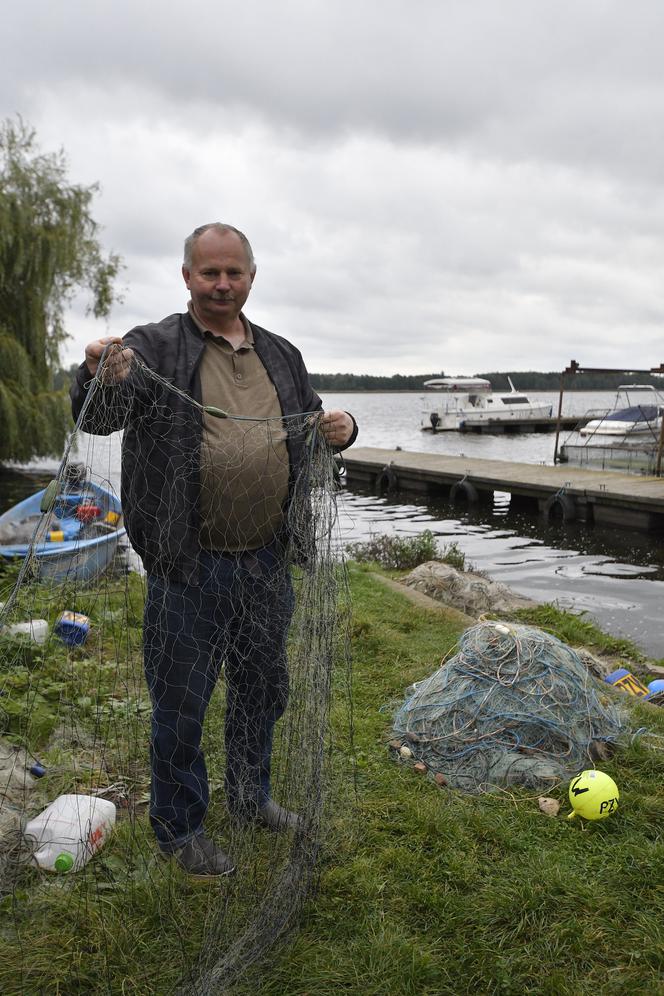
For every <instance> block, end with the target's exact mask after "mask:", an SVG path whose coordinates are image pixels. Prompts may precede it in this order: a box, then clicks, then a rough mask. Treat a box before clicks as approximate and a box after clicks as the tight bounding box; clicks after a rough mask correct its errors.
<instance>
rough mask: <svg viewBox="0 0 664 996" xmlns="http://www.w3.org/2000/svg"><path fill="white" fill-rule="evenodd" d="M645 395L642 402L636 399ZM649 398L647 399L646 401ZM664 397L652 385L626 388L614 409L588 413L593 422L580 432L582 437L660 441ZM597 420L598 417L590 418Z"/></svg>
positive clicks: (618, 395) (623, 386) (617, 399)
mask: <svg viewBox="0 0 664 996" xmlns="http://www.w3.org/2000/svg"><path fill="white" fill-rule="evenodd" d="M639 392H640V393H641V395H642V398H641V400H640V401H639V399H638V398H636V397H635V395H636V394H637V393H639ZM643 395H645V397H643ZM662 415H664V397H662V395H661V394H660V392H659V391H658V390H657V388H656V387H654V386H653V385H652V384H622V385H621V386H620V387H619V388H618V391H617V393H616V397H615V401H614V404H613V408H611V409H608V410H607V411H602V412H588V415H587V416H586V417H587V418H589V421H588V422H586V424H585V425H584V426H583V428H581V429H580V430H579V435H581V436H618V437H620V438H621V439H622V440H628V439H631V438H633V437H637V436H638V437H641V438H643V437H645V438H648V439H652V440H656V439H658V438H659V433H660V430H661V427H662ZM590 416H594V417H590Z"/></svg>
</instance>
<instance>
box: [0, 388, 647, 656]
mask: <svg viewBox="0 0 664 996" xmlns="http://www.w3.org/2000/svg"><path fill="white" fill-rule="evenodd" d="M536 396H537V397H538V398H545V399H547V400H550V401H551V404H552V405H553V407H554V412H555V411H556V410H557V404H558V396H557V394H553V393H546V392H538V393H537V394H536ZM613 398H614V394H613V392H606V393H604V392H601V393H600V392H597V393H583V394H582V393H569V394H566V395H565V402H564V408H563V411H564V413H565V414H570V415H576V414H578V415H582V414H584V413H585V412H586V411H588V410H589V409H598V408H608V407H610V406H611V404H612V401H613ZM435 401H436V396H435V395H432V394H427V395H426V396H425V395H424V394H423V393H415V392H413V393H404V394H394V393H389V394H388V393H385V394H379V393H375V394H374V393H366V394H363V393H352V394H351V393H348V394H341V393H337V394H332V393H324V394H323V402H324V404H325V407H326V408H328V409H331V408H342V409H345V410H347V411H351V412H353V414H354V415H355V417H356V418H357V421H358V423H359V425H360V436H359V439H358V445H362V446H380V447H386V448H390V449H392V448H395V447H396V446H400V447H401V448H402V449H404V450H413V451H426V452H434V453H441V454H444V453H448V454H454V455H459V454H464V455H466V456H469V457H478V458H481V457H485V458H487V459H497V460H514V461H521V462H524V463H547V464H551V463H552V462H553V447H554V434H553V433H551V434H547V433H545V434H539V433H533V434H523V435H488V434H487V435H474V434H472V435H471V434H468V435H465V434H463V435H462V434H459V433H450V432H446V433H436V434H435V435H433V434H432V433H430V432H422V431H421V429H420V423H421V419H422V413H423V412H428V411H430V410H431V409H432V407H433V406H434V405H435ZM432 402H433V404H432ZM566 435H567V434H566V433H563V434H562V436H561V442H564V441H565V438H566ZM95 453H96V455H97V460H98V463H97V461H96V464H97V467H98V470H99V472H100V473H101V475H102V476H103V477H104V478H106V479H108V480H110V481H111V482H112V483H113V484H114V485H115V486H116V487H117V486H118V484H119V446H118V440H117V439H114V438H111V439H110V440H97V441H96V442H95ZM55 465H56V464H55V461H39V463H38V464H35V465H34V466H33V467H32V468H31V469H32V472H33V474H34V475H36V476H32V475H31V477H30V478H26V476H25V475H24V474H23V473H17V472H11V471H6V470H5V471H2V472H0V510H2V509H4V508H7V507H9V506H10V505H11V504H13V503H14V502H15V501H17V500H18V499H19V498H22V497H25V495H26V494H29V493H31V491H33V490H35V487H36V485H37V484H39V483H45V482H46V481H47V480H48V479H49V476H50V473H49V472H50V471H51V470H52V469H53V468H54V467H55ZM340 507H341V513H340V527H341V532H342V536H343V539H344V541H345V542H354V541H357V540H361V539H365V538H367V537H368V536H370V535H371V534H378V533H383V532H389V533H393V532H397V533H400V534H402V535H406V536H408V535H414V534H416V533H417V532H421V531H422V530H424V529H430V530H432V531H433V532H434V533H435V534H436V536H438V537H439V539H440V542H441V544H448V543H451V542H454V543H456V544H457V545H458V546H459V548H460V549H461V550H462V551H463V553H464V554H465V555H466V557H467V559H468V560H469V561H470V562H471V563H472V564H474V565H475V566H476V567H478V568H479V569H481V570H483V571H486V573H487V574H488V575H489V576H490V577H491V578H493V579H494V580H497V581H502V582H504V583H506V584H508V585H509V586H510V587H511V588H513V589H514V590H515V591H517V592H519V593H521V594H524V595H528V596H530V597H531V598H535V599H537V600H540V601H553V602H557V603H558V604H559V605H560V606H561V607H563V608H569V609H574V610H576V611H584V612H587V613H588V614H589V615H590V616H591V617H592V618H593V619H595V620H597V621H598V622H599V624H600V625H601V626H602V627H603V628H604V629H606V630H607V631H608V632H611V633H613V634H615V635H616V636H627V637H629V638H631V639H633V640H634V641H635V642H636V643H637V644H639V645H640V646H641V647H642V649H643V650H644V651H645V652H646V653H648V654H650V655H652V656H654V657H658V658H659V657H662V656H664V620H663V619H662V605H663V604H664V550H663V547H662V537H661V535H657V534H652V533H649V534H646V533H637V532H629V531H625V532H621V531H618V530H616V529H602V528H601V527H597V526H594V527H589V526H586V525H584V524H582V523H571V524H569V525H563V524H562V523H559V524H549V525H547V524H545V523H544V522H543V521H541V520H540V519H539V518H538V517H537V516H534V515H524V514H523V513H520V514H519V513H512V512H511V511H510V508H509V496H507V495H502V494H496V496H495V500H494V503H493V506H482V507H481V508H477V509H470V510H468V511H466V510H464V511H461V510H459V509H458V508H454V507H452V506H450V505H449V504H447V503H445V502H441V501H438V502H434V501H430V500H427V501H426V502H424V501H421V500H420V499H418V500H417V501H416V502H412V501H408V500H406V501H404V500H403V499H399V497H398V496H397V497H385V498H377V497H375V496H374V495H371V494H367V493H364V494H363V493H360V492H355V493H353V492H350V491H348V490H345V491H344V493H343V496H342V500H341V505H340Z"/></svg>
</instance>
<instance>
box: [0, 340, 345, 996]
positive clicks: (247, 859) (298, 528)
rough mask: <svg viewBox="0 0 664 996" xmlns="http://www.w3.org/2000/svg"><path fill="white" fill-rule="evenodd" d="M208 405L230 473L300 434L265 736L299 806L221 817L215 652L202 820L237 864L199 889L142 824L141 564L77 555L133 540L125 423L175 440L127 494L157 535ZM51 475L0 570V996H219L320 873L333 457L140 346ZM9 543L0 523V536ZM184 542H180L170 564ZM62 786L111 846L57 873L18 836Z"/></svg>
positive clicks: (337, 584) (334, 591)
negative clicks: (99, 817)
mask: <svg viewBox="0 0 664 996" xmlns="http://www.w3.org/2000/svg"><path fill="white" fill-rule="evenodd" d="M173 396H175V401H174V400H173ZM95 412H96V414H94V417H95V418H97V419H99V418H102V419H103V424H101V423H100V424H98V425H97V428H96V430H95V431H98V432H101V433H105V434H106V435H90V434H88V433H85V432H82V431H81V428H80V427H81V423H83V424H85V425H88V426H89V424H90V419H91V418H92V417H93V416H92V415H91V413H95ZM128 413H129V414H128ZM220 415H221V416H223V419H224V420H223V423H222V424H223V426H224V427H227V434H228V440H229V442H228V461H229V467H230V470H229V474H232V473H233V468H234V467H237V470H238V471H239V470H240V468H241V465H242V463H243V462H244V461H247V460H249V461H251V460H253V461H256V460H264V461H265V464H266V471H265V475H264V476H263V483H264V484H265V481H266V480H268V477H269V474H268V471H269V469H270V468H272V467H273V465H274V463H275V461H276V462H278V461H279V460H281V461H286V460H288V455H287V449H288V448H289V447H290V446H291V444H292V443H293V441H297V442H298V444H300V445H301V446H302V447H303V448H304V459H303V460H302V463H301V470H300V473H299V476H298V478H297V480H296V481H292V482H291V487H290V500H289V503H288V507H287V526H288V530H287V532H288V536H289V545H288V550H287V554H286V561H287V564H288V570H289V571H290V574H291V578H292V582H293V587H294V591H295V610H294V615H293V617H292V621H291V624H290V629H289V635H288V661H289V677H290V694H289V700H288V706H287V709H286V712H285V715H284V716H283V718H282V719H281V721H280V722H279V723H277V726H276V730H275V736H274V748H273V756H272V789H273V793H274V797H275V798H276V799H277V800H278V801H279V802H280V803H281V804H282V805H283V806H284V807H286V808H287V809H289V810H292V811H295V812H297V813H299V814H301V816H302V818H303V822H304V825H305V827H306V833H293V832H288V833H285V834H276V833H270V832H268V831H267V830H264V829H260V828H258V827H257V826H256V825H255V824H248V825H238V824H237V823H236V822H234V821H232V820H231V818H230V817H229V814H228V812H227V809H226V805H225V797H224V791H223V783H224V770H225V750H226V747H225V743H224V718H225V716H224V713H225V689H224V677H223V664H224V661H223V660H220V661H219V664H220V665H222V673H221V677H220V678H219V681H218V684H217V688H216V690H215V692H214V694H213V696H212V700H211V703H210V706H209V709H208V712H207V717H206V723H205V728H204V742H203V747H204V751H205V758H206V763H207V770H208V778H209V783H210V788H211V800H210V808H209V810H208V816H207V819H206V831H207V833H208V834H209V836H211V837H212V838H213V839H215V840H216V841H218V842H219V844H220V845H221V846H222V847H223V848H224V850H225V851H228V853H229V854H231V855H232V856H233V859H234V861H235V863H236V866H237V873H236V874H235V875H234V876H232V877H229V878H223V879H221V880H219V881H216V882H212V883H211V884H209V885H207V886H205V887H201V886H200V885H199V886H198V887H195V886H193V885H192V883H191V881H190V880H189V879H188V878H187V876H186V875H185V874H184V873H183V872H182V871H181V870H180V869H179V867H178V866H177V864H176V862H174V861H172V860H171V861H165V860H164V859H163V857H162V856H160V854H159V852H158V849H157V846H156V842H155V838H154V834H153V832H152V829H151V827H150V824H149V820H148V801H149V791H150V760H149V742H150V716H151V702H150V695H149V692H148V688H147V686H146V682H145V677H144V673H143V661H142V651H141V624H142V617H143V602H144V595H145V576H144V574H143V573H142V570H141V568H140V564H139V563H138V561H137V558H135V557H134V555H133V554H132V553H131V552H130V551H129V550H128V548H127V550H126V551H125V552H124V554H121V555H120V556H119V555H118V553H117V551H116V555H115V559H114V560H113V561H112V563H111V564H110V565H109V566H108V568H107V569H105V570H102V568H103V567H104V564H103V563H102V561H103V560H104V557H105V554H102V553H101V552H98V553H97V554H96V560H95V559H94V558H93V562H92V566H91V567H90V570H88V571H87V573H88V575H89V576H87V577H86V570H87V568H86V569H84V565H85V564H88V566H89V563H88V562H89V561H90V558H89V553H90V550H91V549H92V548H93V547H94V548H95V549H99V550H101V548H102V547H104V548H105V547H106V545H107V544H106V543H105V542H104V543H101V544H98V543H97V541H98V540H99V539H100V538H102V539H103V538H104V537H106V538H107V539H108V541H109V545H110V546H111V547H112V549H113V550H115V549H116V547H117V548H118V550H120V548H121V547H122V545H123V542H126V541H125V538H124V529H123V520H122V518H121V517H119V502H118V499H117V492H118V490H119V488H118V484H119V472H120V463H119V447H120V432H119V431H117V430H122V429H125V430H126V431H133V432H137V431H138V432H140V431H141V428H148V429H149V438H150V440H152V443H151V445H154V446H155V447H159V441H160V439H162V438H164V434H165V433H170V434H171V435H173V436H174V437H176V438H177V439H179V440H180V441H181V446H180V451H179V453H180V456H179V462H177V464H176V463H174V462H171V463H166V462H164V466H163V491H162V493H161V494H157V495H149V496H148V495H145V494H141V493H140V492H139V490H138V489H137V488H136V487H135V486H134V485H133V484H132V481H129V482H124V483H125V485H126V486H128V489H129V493H130V494H131V493H132V487H134V492H133V499H132V500H136V501H143V502H144V503H146V508H145V509H144V513H146V514H147V503H148V501H151V502H152V503H153V504H152V508H153V527H154V528H153V530H152V537H151V542H153V543H164V544H165V543H167V542H168V530H167V529H165V517H167V516H169V515H174V514H183V515H184V514H185V511H186V510H185V509H183V507H182V495H183V493H184V491H183V479H184V477H186V475H188V474H189V473H190V472H191V469H192V468H191V461H192V460H198V459H199V454H198V450H197V448H196V447H195V446H193V445H192V435H191V434H192V425H193V426H196V424H198V425H200V421H201V420H202V419H205V418H208V417H209V418H214V417H216V418H219V417H220ZM86 419H87V422H86ZM199 431H200V430H199ZM201 458H202V457H201ZM74 461H76V462H77V463H78V464H79V465H83V467H84V468H85V471H84V474H83V477H82V478H81V479H77V478H76V475H72V474H71V471H70V468H71V466H72V464H73V462H74ZM187 461H189V464H188V463H187ZM233 461H235V463H233ZM268 465H269V466H268ZM139 470H140V469H139V468H135V476H134V481H135V480H136V479H137V478H140V473H139ZM56 481H57V483H56V484H53V485H51V487H50V489H49V494H50V495H51V497H50V498H49V499H48V501H47V503H46V504H47V505H49V501H50V505H49V507H48V511H47V512H46V513H44V514H42V515H40V516H36V517H33V518H32V519H30V520H29V521H28V520H27V519H26V521H25V522H23V523H22V524H19V525H20V528H22V529H23V530H24V532H25V531H26V530H27V531H28V533H29V536H28V538H29V539H30V541H31V546H30V553H29V555H28V557H27V558H26V559H25V560H24V561H22V562H21V563H16V564H13V565H11V564H10V565H9V566H6V565H5V566H4V567H2V568H0V585H1V589H0V601H3V600H4V607H0V905H1V906H2V908H3V910H4V918H5V924H4V927H3V930H2V932H1V933H0V991H1V992H2V993H4V994H8V996H9V994H17V996H18V994H21V996H23V994H30V993H42V992H60V993H67V994H70V993H83V992H85V993H87V992H91V993H102V992H109V993H117V992H127V993H129V992H132V993H146V994H147V993H151V994H160V996H161V994H167V993H171V992H178V993H196V994H202V993H223V992H227V991H230V990H232V989H233V987H234V986H235V984H236V983H238V981H243V980H245V979H246V975H247V972H248V971H249V970H251V971H259V969H260V962H261V958H262V956H263V955H264V954H265V953H266V951H267V950H268V949H269V948H270V947H271V945H272V944H273V943H274V942H275V941H277V940H278V939H279V938H280V937H282V936H283V935H284V934H285V933H286V932H287V931H288V930H289V929H291V928H292V927H293V926H294V925H295V924H296V923H297V920H298V917H299V915H300V913H301V911H302V908H303V905H304V903H305V901H306V900H307V898H308V897H309V896H310V894H311V891H312V887H313V886H314V885H315V880H316V868H317V858H318V855H319V851H320V847H321V843H322V841H323V828H324V826H325V822H326V821H325V818H324V813H325V801H326V786H327V784H328V782H327V772H328V769H329V759H330V750H329V742H330V738H329V735H328V720H329V705H330V694H331V687H332V683H333V678H334V675H335V674H337V675H338V683H339V685H340V687H341V689H342V690H343V691H344V692H345V691H346V690H347V689H348V687H349V685H348V678H349V671H348V668H349V658H350V655H349V651H348V647H349V642H348V639H347V609H348V602H347V587H346V576H345V569H344V565H343V561H342V558H341V556H340V550H341V548H342V547H341V543H340V541H339V539H338V536H337V531H336V526H337V511H336V501H337V492H338V472H337V468H336V464H335V462H334V458H333V453H332V451H331V450H330V448H329V446H328V445H327V443H326V442H325V440H324V439H323V436H322V434H321V433H320V431H319V430H318V428H317V416H316V415H313V416H312V415H311V413H302V414H299V415H293V416H289V417H282V418H279V419H271V418H264V417H260V413H259V417H257V418H255V419H251V418H247V417H243V418H235V417H234V416H233V415H232V414H231V415H228V414H227V413H215V412H212V413H210V412H207V413H206V412H205V411H204V410H203V409H202V406H201V405H200V404H198V403H197V402H196V401H194V400H193V399H191V398H188V397H187V396H186V395H185V394H184V393H183V392H181V391H178V390H177V389H176V388H175V387H174V385H172V384H170V383H168V382H165V381H163V380H162V379H160V378H159V377H158V376H156V375H155V374H153V373H152V372H151V371H150V370H148V369H147V368H146V367H144V366H143V365H142V364H141V362H140V361H139V360H138V359H137V358H134V361H133V369H132V372H131V376H130V377H129V378H128V379H127V381H126V382H125V383H124V384H122V385H120V386H109V385H108V384H105V383H104V381H103V366H102V367H100V370H99V372H98V373H97V376H96V378H95V380H94V381H93V383H92V384H91V386H90V390H89V394H88V398H87V402H86V405H85V407H84V411H83V412H82V413H81V417H80V419H79V422H78V424H77V427H76V430H75V432H74V433H73V435H72V437H71V439H70V441H69V443H68V446H67V451H66V453H65V454H64V458H63V460H62V463H61V465H60V469H59V472H58V474H57V478H56ZM265 486H268V485H265ZM178 502H180V504H179V505H178V504H177V503H178ZM83 505H85V507H88V506H91V505H93V506H94V507H96V509H97V511H96V513H94V516H95V517H94V521H91V520H90V519H89V518H88V514H90V515H92V514H93V513H85V514H83V513H82V511H81V508H82V506H83ZM256 508H257V506H256V497H255V496H254V495H247V496H246V500H245V501H243V502H242V503H241V511H242V514H243V515H244V516H245V517H250V516H251V515H252V514H254V513H256V514H257V515H258V514H259V513H258V512H256ZM72 510H74V511H72ZM74 512H76V514H74ZM19 531H20V530H19ZM72 537H73V540H72ZM21 538H22V537H21V536H20V535H18V534H17V535H15V536H13V537H8V536H7V535H4V536H1V537H0V543H5V544H6V543H7V542H8V541H10V540H11V541H13V542H19V540H21ZM23 539H25V536H24V537H23ZM93 540H94V541H95V542H94V543H93V542H92V541H93ZM68 541H71V542H73V543H74V547H73V550H72V552H71V553H70V555H69V559H68V560H66V563H65V566H64V568H62V569H56V568H55V567H54V566H53V565H54V564H55V560H54V559H53V558H51V560H50V564H51V566H50V567H49V566H47V559H45V558H44V557H43V554H44V552H45V551H50V552H51V553H52V552H53V551H54V550H55V549H56V548H57V546H58V544H60V545H61V546H62V549H63V550H65V549H66V548H68V547H67V543H68ZM190 553H191V551H185V550H182V551H177V550H176V551H173V556H176V557H177V556H179V555H181V556H182V557H186V556H187V555H188V554H190ZM245 609H246V611H251V610H250V608H247V607H246V606H245ZM64 611H70V612H76V613H80V614H84V615H85V616H86V617H87V618H88V620H89V626H90V629H89V633H88V636H87V639H86V640H85V641H84V642H81V643H80V645H71V644H68V643H66V642H63V640H62V639H60V638H59V637H58V635H56V625H55V624H56V621H57V620H58V619H59V618H60V617H61V615H62V613H63V612H64ZM30 620H32V621H33V628H36V626H37V622H36V621H37V620H45V621H46V623H48V636H47V638H46V640H45V642H43V643H40V642H36V641H35V639H33V638H31V636H30V633H27V634H26V633H25V632H24V633H23V634H19V635H17V634H16V630H17V624H19V625H18V628H19V629H20V628H21V627H22V628H23V630H26V629H29V628H30V622H29V621H30ZM26 621H27V624H26ZM254 622H255V624H256V626H257V627H258V628H260V627H261V626H264V625H268V624H269V621H268V620H266V619H264V618H256V619H255V620H254ZM159 624H160V623H159V621H158V622H157V624H156V625H157V627H158V626H159ZM164 625H165V621H164ZM33 636H34V633H33ZM347 732H348V734H350V728H349V730H348V731H347ZM44 772H45V773H44ZM62 793H78V794H83V795H96V796H99V797H100V798H104V799H108V800H111V801H112V802H113V803H114V804H115V806H116V809H117V816H116V824H115V829H114V831H113V834H112V836H111V837H110V839H109V841H108V843H106V844H105V845H104V847H103V848H102V849H101V850H100V851H99V852H98V853H96V854H95V855H94V857H92V859H91V860H90V861H89V862H88V863H87V864H85V866H84V867H83V868H81V869H80V870H78V871H72V872H70V873H69V874H66V875H57V874H54V873H52V872H48V871H43V870H40V869H38V868H37V867H35V865H34V863H33V862H32V860H31V855H32V853H33V851H34V844H33V845H31V842H30V840H29V839H26V837H25V835H24V834H23V829H24V827H25V823H26V821H27V820H29V819H30V818H31V817H34V816H35V815H36V814H38V813H40V812H41V811H42V810H43V809H44V808H45V807H46V806H47V805H48V804H49V803H50V802H51V801H53V800H54V799H55V798H56V797H57V796H59V795H60V794H62ZM54 933H55V934H56V935H57V939H58V943H57V945H56V946H55V949H54V946H53V944H51V945H49V946H47V947H44V949H43V951H44V953H41V952H42V949H41V947H40V943H39V940H40V938H42V937H45V936H47V935H50V936H53V934H54ZM54 950H55V951H57V952H58V954H54ZM257 963H258V964H257ZM252 978H253V976H252ZM248 984H249V985H250V986H251V985H253V991H256V990H257V989H258V988H259V983H257V982H255V981H254V982H253V983H251V982H250V983H248Z"/></svg>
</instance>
